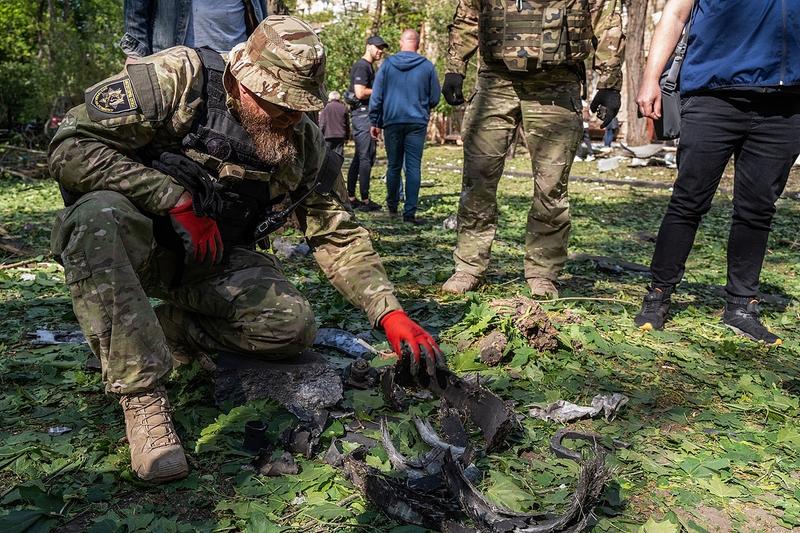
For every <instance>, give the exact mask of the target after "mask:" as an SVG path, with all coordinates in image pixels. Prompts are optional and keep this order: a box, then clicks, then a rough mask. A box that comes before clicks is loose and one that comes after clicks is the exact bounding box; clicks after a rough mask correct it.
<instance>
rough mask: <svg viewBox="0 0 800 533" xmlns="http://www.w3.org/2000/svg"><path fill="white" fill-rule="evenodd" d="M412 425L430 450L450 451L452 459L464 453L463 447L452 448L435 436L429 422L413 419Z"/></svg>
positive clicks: (434, 431)
mask: <svg viewBox="0 0 800 533" xmlns="http://www.w3.org/2000/svg"><path fill="white" fill-rule="evenodd" d="M414 425H415V426H416V427H417V431H418V432H419V436H420V437H422V441H423V442H424V443H425V444H427V445H428V446H430V447H431V448H435V449H438V450H442V451H446V450H450V453H452V454H453V457H455V458H458V457H461V456H462V455H464V452H465V451H466V448H465V447H462V446H454V445H452V444H450V443H447V442H445V441H443V440H442V439H441V438H440V437H439V435H437V434H436V430H435V429H433V426H431V425H430V423H429V422H426V421H424V420H422V419H421V418H417V417H414Z"/></svg>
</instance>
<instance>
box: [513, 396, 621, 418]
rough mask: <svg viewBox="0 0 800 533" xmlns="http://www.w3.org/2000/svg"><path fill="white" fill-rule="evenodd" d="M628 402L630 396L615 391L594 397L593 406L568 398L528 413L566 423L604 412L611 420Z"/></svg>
mask: <svg viewBox="0 0 800 533" xmlns="http://www.w3.org/2000/svg"><path fill="white" fill-rule="evenodd" d="M626 403H628V397H627V396H625V395H624V394H620V393H618V392H615V393H614V394H598V395H597V396H595V397H594V398H592V405H591V406H581V405H576V404H574V403H571V402H568V401H566V400H558V401H557V402H553V403H551V404H550V405H548V406H546V407H544V408H542V407H532V408H531V409H530V411H528V414H529V415H530V416H532V417H534V418H539V419H541V420H552V421H554V422H560V423H562V424H565V423H567V422H571V421H572V420H577V419H579V418H585V417H595V416H597V415H599V414H600V413H601V412H602V413H603V417H604V418H605V419H606V420H607V421H608V422H611V421H612V420H614V418H615V417H616V416H617V413H618V412H619V410H620V409H621V408H622V406H623V405H625V404H626Z"/></svg>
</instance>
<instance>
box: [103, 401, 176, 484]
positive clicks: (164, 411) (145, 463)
mask: <svg viewBox="0 0 800 533" xmlns="http://www.w3.org/2000/svg"><path fill="white" fill-rule="evenodd" d="M119 404H120V405H121V406H122V410H123V412H124V413H125V434H126V435H127V437H128V444H129V445H130V449H131V469H132V470H133V471H134V472H135V473H136V475H137V476H138V477H139V478H140V479H142V480H144V481H154V482H156V483H159V482H164V481H170V480H173V479H180V478H182V477H186V475H187V474H188V473H189V466H188V465H187V464H186V455H184V453H183V447H182V446H181V441H180V439H179V438H178V434H177V433H175V427H174V426H173V425H172V418H171V416H170V406H169V400H168V399H167V394H166V392H165V391H164V389H163V388H161V387H156V388H155V389H152V390H150V391H147V392H140V393H137V394H123V395H122V397H121V398H120V400H119Z"/></svg>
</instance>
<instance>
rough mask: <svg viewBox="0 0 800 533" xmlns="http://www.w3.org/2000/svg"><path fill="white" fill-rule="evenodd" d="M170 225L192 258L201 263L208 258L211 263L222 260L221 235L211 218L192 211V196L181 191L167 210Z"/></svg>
mask: <svg viewBox="0 0 800 533" xmlns="http://www.w3.org/2000/svg"><path fill="white" fill-rule="evenodd" d="M169 219H170V222H172V227H173V228H174V229H175V232H176V233H177V234H178V235H179V236H180V238H181V241H183V248H184V249H185V250H186V253H188V254H189V255H190V256H192V258H193V259H194V260H195V261H196V262H198V263H203V262H205V261H206V259H210V260H211V263H212V264H216V263H219V262H220V261H221V260H222V252H223V248H222V235H220V232H219V228H218V227H217V222H216V221H215V220H214V219H213V218H209V217H199V216H197V215H196V214H195V213H194V208H193V205H192V197H191V195H190V194H189V193H186V192H185V193H183V194H182V195H181V197H180V199H179V200H178V203H177V204H175V207H173V208H172V209H170V210H169Z"/></svg>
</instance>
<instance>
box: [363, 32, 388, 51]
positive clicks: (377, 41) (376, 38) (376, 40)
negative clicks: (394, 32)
mask: <svg viewBox="0 0 800 533" xmlns="http://www.w3.org/2000/svg"><path fill="white" fill-rule="evenodd" d="M367 44H374V45H375V46H377V47H378V48H389V45H388V44H386V41H384V40H383V38H382V37H381V36H380V35H373V36H371V37H370V38H369V39H367Z"/></svg>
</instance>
